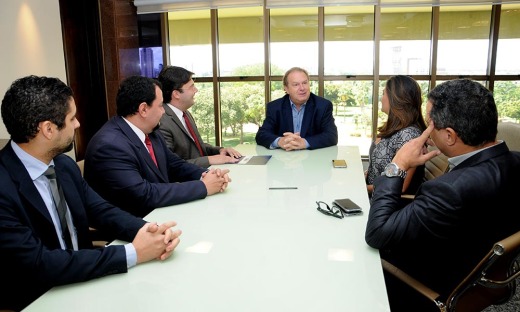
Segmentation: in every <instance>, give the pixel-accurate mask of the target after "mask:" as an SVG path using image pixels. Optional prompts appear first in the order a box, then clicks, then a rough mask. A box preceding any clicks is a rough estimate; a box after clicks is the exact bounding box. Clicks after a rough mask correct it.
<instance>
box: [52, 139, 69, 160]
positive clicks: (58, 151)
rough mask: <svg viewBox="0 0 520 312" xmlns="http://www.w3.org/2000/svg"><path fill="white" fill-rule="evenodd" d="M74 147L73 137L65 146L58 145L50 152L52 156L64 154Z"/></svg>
mask: <svg viewBox="0 0 520 312" xmlns="http://www.w3.org/2000/svg"><path fill="white" fill-rule="evenodd" d="M73 147H74V137H73V138H72V139H71V140H70V143H68V144H67V145H65V146H58V147H55V148H53V149H51V150H50V152H49V153H50V154H51V156H52V158H54V157H56V156H58V155H59V154H64V153H67V152H70V151H71V150H72V148H73Z"/></svg>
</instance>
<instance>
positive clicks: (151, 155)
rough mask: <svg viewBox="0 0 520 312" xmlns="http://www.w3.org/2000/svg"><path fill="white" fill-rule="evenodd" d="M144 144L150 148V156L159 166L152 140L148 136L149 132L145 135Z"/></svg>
mask: <svg viewBox="0 0 520 312" xmlns="http://www.w3.org/2000/svg"><path fill="white" fill-rule="evenodd" d="M144 144H146V148H147V149H148V153H150V157H152V160H153V162H154V163H155V165H156V166H157V160H156V159H155V153H154V152H153V146H152V141H150V138H149V137H148V134H147V135H146V136H145V137H144Z"/></svg>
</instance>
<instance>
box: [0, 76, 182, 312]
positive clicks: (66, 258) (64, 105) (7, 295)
mask: <svg viewBox="0 0 520 312" xmlns="http://www.w3.org/2000/svg"><path fill="white" fill-rule="evenodd" d="M1 110H2V119H3V121H4V124H5V126H6V128H7V131H8V132H9V134H10V135H11V140H10V141H9V143H8V144H7V145H6V146H5V147H4V148H3V149H2V150H1V151H0V176H1V177H2V178H1V179H0V254H1V255H2V256H1V257H0V276H1V277H2V281H3V283H4V287H2V289H3V290H2V293H1V295H0V310H3V309H7V310H17V311H18V310H21V309H23V308H25V307H26V306H27V305H28V304H29V303H31V302H32V301H33V300H35V299H36V298H38V297H39V296H40V295H42V294H43V293H44V292H45V291H47V290H48V289H50V288H51V287H53V286H57V285H64V284H71V283H76V282H81V281H86V280H90V279H93V278H97V277H101V276H104V275H109V274H115V273H124V272H127V270H128V269H129V268H130V267H132V266H134V265H136V264H137V263H142V262H146V261H150V260H152V259H156V258H157V259H161V260H164V259H166V258H168V257H169V256H170V255H171V253H172V252H173V250H174V248H175V247H176V246H177V244H178V243H179V238H178V236H179V235H180V234H181V232H180V231H179V230H177V231H172V230H171V229H170V228H171V227H172V226H174V225H175V222H173V221H169V222H165V223H163V224H162V225H160V226H158V225H157V224H155V223H154V224H151V223H146V222H145V221H143V220H142V219H140V218H136V217H135V216H132V215H131V214H129V213H128V212H126V211H123V210H121V209H119V208H117V207H115V206H113V205H112V204H110V203H108V202H106V201H105V200H104V199H102V198H101V197H100V196H99V195H98V194H96V193H95V192H94V191H93V190H92V189H91V188H90V187H89V186H88V185H87V183H86V182H85V181H84V180H83V178H82V177H81V172H80V170H79V168H78V166H77V164H76V162H75V161H74V160H73V159H71V158H70V157H69V156H67V155H64V154H62V153H64V152H67V151H70V150H71V149H72V146H73V145H72V144H73V139H74V130H75V129H76V128H78V127H79V122H78V120H77V119H76V104H75V102H74V99H73V95H72V90H71V89H70V88H69V87H68V86H67V85H65V84H64V83H63V82H62V81H60V80H59V79H57V78H48V77H36V76H28V77H24V78H21V79H18V80H16V81H15V82H14V83H13V84H12V85H11V87H10V88H9V90H7V92H6V94H5V96H4V98H3V100H2V108H1ZM49 167H51V168H54V171H55V175H56V180H57V183H58V184H59V185H60V186H61V188H62V190H63V195H64V200H65V201H66V205H65V206H63V205H60V204H55V200H53V196H52V193H51V183H52V182H51V180H50V179H49V178H47V176H45V175H44V173H45V172H46V171H47V170H49ZM57 206H60V207H64V213H65V215H64V216H60V214H59V213H58V209H57ZM61 220H63V222H64V223H61V222H60V221H61ZM61 224H66V226H62V225H61ZM89 226H92V227H95V228H98V229H102V230H104V231H106V232H107V233H110V234H112V235H113V236H115V237H117V238H118V239H121V240H124V241H128V242H132V243H129V244H126V245H119V246H108V247H105V248H98V249H94V248H93V246H92V241H91V240H90V237H89ZM66 229H68V230H66ZM67 243H68V244H70V245H69V246H68V247H67ZM69 308H70V309H71V310H73V309H74V307H69Z"/></svg>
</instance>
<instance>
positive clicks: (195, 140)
mask: <svg viewBox="0 0 520 312" xmlns="http://www.w3.org/2000/svg"><path fill="white" fill-rule="evenodd" d="M182 117H183V118H184V122H186V127H187V128H188V132H189V133H190V135H191V137H192V138H193V141H194V142H195V145H197V149H198V150H199V153H200V156H204V153H203V152H202V147H201V146H200V143H199V140H198V139H197V136H196V135H195V131H193V127H192V126H191V122H190V119H189V118H188V115H187V114H186V112H183V113H182Z"/></svg>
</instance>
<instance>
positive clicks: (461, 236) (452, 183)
mask: <svg viewBox="0 0 520 312" xmlns="http://www.w3.org/2000/svg"><path fill="white" fill-rule="evenodd" d="M519 177H520V153H517V152H510V151H509V149H508V147H507V145H506V144H505V143H502V144H497V145H495V146H493V147H491V148H488V149H485V150H483V151H481V152H480V153H478V154H475V155H473V156H472V157H470V158H468V159H466V160H465V161H463V162H462V163H460V164H459V165H457V166H456V167H455V168H454V169H453V170H452V171H450V172H449V173H446V174H444V175H442V176H440V177H438V178H436V179H433V180H429V181H427V182H424V183H423V184H422V186H420V187H419V189H418V191H417V193H416V195H415V200H414V201H413V202H412V203H410V204H409V205H407V206H405V207H404V208H403V209H400V210H399V209H398V202H399V197H400V194H401V187H402V179H399V178H388V177H386V176H380V177H379V178H377V179H376V180H375V181H374V187H375V191H374V193H373V196H372V201H371V206H370V214H369V217H368V224H367V229H366V234H365V239H366V241H367V243H368V244H369V245H370V246H372V247H374V248H379V249H380V252H381V256H382V257H383V258H386V259H388V260H390V262H392V263H394V264H396V265H397V266H399V267H401V268H403V269H404V271H407V272H409V273H411V275H412V276H415V277H417V278H418V279H419V280H420V281H422V282H424V283H425V284H426V285H428V286H430V287H433V289H435V290H436V291H438V292H439V291H440V293H441V294H443V295H447V294H446V293H445V292H446V291H447V290H450V289H452V288H453V287H454V286H455V285H456V284H457V283H458V282H460V281H461V280H462V278H463V276H465V275H467V274H468V273H469V272H470V270H471V269H472V268H473V267H474V266H475V265H476V264H477V263H478V261H479V260H480V259H481V258H482V257H484V255H485V254H486V253H487V252H488V251H489V250H490V249H491V248H492V246H493V244H494V243H495V242H497V241H499V240H501V239H503V238H505V237H507V236H508V235H511V234H513V233H515V232H517V231H519V230H520V221H519V220H520V209H519V208H518V198H517V192H518V179H519Z"/></svg>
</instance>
